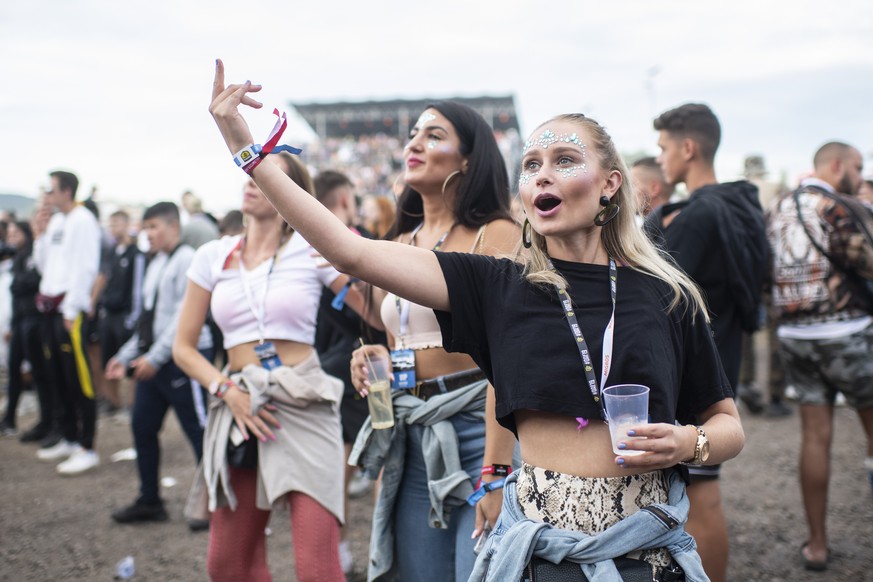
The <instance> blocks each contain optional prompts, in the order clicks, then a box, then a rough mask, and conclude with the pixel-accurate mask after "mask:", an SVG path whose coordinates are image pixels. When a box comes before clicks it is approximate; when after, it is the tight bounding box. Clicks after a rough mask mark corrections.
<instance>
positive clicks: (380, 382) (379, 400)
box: [362, 344, 394, 429]
mask: <svg viewBox="0 0 873 582" xmlns="http://www.w3.org/2000/svg"><path fill="white" fill-rule="evenodd" d="M362 345H363V344H362ZM364 359H365V360H366V362H367V380H369V382H370V387H369V388H368V392H369V394H368V395H367V406H368V407H369V409H370V421H371V423H372V425H373V428H374V429H383V428H391V427H392V426H394V406H393V402H392V400H391V377H392V376H393V375H394V374H393V372H392V369H391V361H390V360H389V359H388V358H385V357H379V356H375V357H370V355H369V354H367V353H366V352H364Z"/></svg>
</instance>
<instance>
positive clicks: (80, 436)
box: [33, 171, 100, 475]
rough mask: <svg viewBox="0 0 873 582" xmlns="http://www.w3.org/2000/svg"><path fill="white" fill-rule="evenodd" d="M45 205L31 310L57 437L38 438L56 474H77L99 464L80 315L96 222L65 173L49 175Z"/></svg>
mask: <svg viewBox="0 0 873 582" xmlns="http://www.w3.org/2000/svg"><path fill="white" fill-rule="evenodd" d="M49 176H50V177H51V189H49V190H47V191H46V193H45V197H46V198H45V201H46V204H48V205H50V206H52V207H54V209H56V210H57V212H56V213H55V214H54V215H53V216H52V217H51V219H50V220H49V222H48V225H47V226H46V229H45V232H44V233H34V234H35V235H36V236H38V238H37V240H36V242H35V243H34V251H33V255H34V260H35V261H36V265H37V268H38V269H39V270H40V272H41V273H42V280H41V281H40V284H39V293H38V294H37V298H36V301H37V309H39V311H40V312H41V313H42V314H43V324H44V328H43V338H44V342H45V344H46V347H47V350H46V354H47V356H48V357H47V361H46V364H47V368H48V372H49V374H50V378H51V381H52V385H53V386H54V389H55V396H56V398H57V404H58V405H59V406H58V407H57V408H58V411H57V412H58V418H59V423H58V424H59V429H60V431H61V438H60V440H57V441H56V442H54V443H51V441H44V443H43V444H44V445H51V446H43V447H42V448H41V449H40V450H39V451H37V458H39V459H40V460H43V461H63V462H62V463H60V464H59V465H58V466H57V472H58V473H59V474H61V475H77V474H79V473H84V472H85V471H88V470H90V469H93V468H94V467H96V466H97V465H99V464H100V457H99V455H98V454H97V452H96V451H95V450H94V439H95V436H96V432H97V405H96V401H95V399H94V396H95V394H94V385H93V382H92V379H91V371H90V368H89V367H88V357H87V348H86V345H85V341H86V339H87V338H86V337H85V334H84V333H83V323H84V320H85V315H86V314H87V313H88V311H89V310H90V309H91V289H92V288H93V286H94V281H95V280H96V278H97V270H98V266H99V263H100V225H99V224H97V219H95V218H94V215H93V214H91V212H89V211H88V210H87V209H85V208H84V207H83V206H81V205H79V204H77V203H76V191H77V190H78V188H79V179H78V177H76V175H75V174H73V173H71V172H64V171H55V172H52V173H51V174H49Z"/></svg>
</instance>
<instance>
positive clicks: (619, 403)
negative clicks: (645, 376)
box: [603, 384, 649, 456]
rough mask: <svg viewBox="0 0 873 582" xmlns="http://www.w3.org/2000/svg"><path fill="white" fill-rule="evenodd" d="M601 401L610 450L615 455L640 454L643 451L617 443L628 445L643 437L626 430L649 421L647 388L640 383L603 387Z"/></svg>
mask: <svg viewBox="0 0 873 582" xmlns="http://www.w3.org/2000/svg"><path fill="white" fill-rule="evenodd" d="M603 403H604V405H605V406H606V415H607V417H608V418H609V437H610V440H611V441H612V452H613V453H615V454H616V455H622V456H633V455H642V454H643V453H644V452H645V451H634V450H630V449H619V448H618V443H620V442H625V443H627V444H628V445H630V444H631V443H632V442H633V441H634V440H638V439H645V437H631V436H628V434H627V431H628V430H629V429H631V428H633V427H635V426H639V425H641V424H648V423H649V388H648V386H642V385H640V384H618V385H616V386H608V387H606V388H604V389H603Z"/></svg>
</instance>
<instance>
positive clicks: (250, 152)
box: [233, 109, 303, 174]
mask: <svg viewBox="0 0 873 582" xmlns="http://www.w3.org/2000/svg"><path fill="white" fill-rule="evenodd" d="M273 115H275V116H276V117H278V119H277V120H276V124H275V125H274V126H273V129H272V130H271V131H270V135H268V136H267V141H266V142H265V143H264V145H258V144H251V145H248V146H246V147H244V148H243V149H241V150H240V151H238V152H237V153H236V154H234V156H233V160H234V161H235V162H236V165H237V166H239V167H241V168H242V169H243V171H244V172H245V173H246V174H251V173H252V172H253V171H254V169H255V168H257V167H258V164H260V163H261V161H262V160H263V159H264V158H266V157H267V154H271V153H277V152H288V153H289V154H294V155H299V154H301V153H303V150H301V149H300V148H295V147H293V146H289V145H277V144H278V143H279V138H281V137H282V134H283V133H285V129H286V128H287V127H288V119H287V118H286V117H285V114H284V113H281V114H280V113H279V110H278V109H273Z"/></svg>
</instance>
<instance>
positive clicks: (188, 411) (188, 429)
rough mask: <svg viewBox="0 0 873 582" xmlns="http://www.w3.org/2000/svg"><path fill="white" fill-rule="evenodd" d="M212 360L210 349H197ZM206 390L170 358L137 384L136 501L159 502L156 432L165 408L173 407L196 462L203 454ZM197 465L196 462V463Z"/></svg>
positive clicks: (133, 422)
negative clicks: (153, 374) (137, 495)
mask: <svg viewBox="0 0 873 582" xmlns="http://www.w3.org/2000/svg"><path fill="white" fill-rule="evenodd" d="M200 353H201V354H203V355H204V356H206V359H208V360H211V359H212V350H211V349H209V350H200ZM205 398H206V397H205V391H204V390H203V388H202V387H200V385H199V384H197V383H195V382H192V381H191V380H190V379H189V378H188V376H186V375H185V373H184V372H182V370H180V369H179V368H178V366H176V364H174V363H173V361H172V360H170V361H169V362H167V363H166V364H164V365H163V366H161V367H160V369H159V370H158V373H157V374H155V377H154V378H152V379H151V380H146V381H140V382H137V383H136V396H135V399H134V402H133V415H132V418H131V426H130V428H131V430H132V432H133V441H134V445H135V446H136V467H137V470H138V471H139V483H140V487H139V491H140V497H139V501H141V502H142V503H147V504H150V505H153V504H156V503H159V502H160V500H161V498H160V494H159V489H158V472H159V467H160V463H161V446H160V443H159V442H158V434H159V433H160V432H161V427H162V426H163V424H164V417H165V416H166V415H167V410H168V409H169V408H170V407H171V406H172V407H173V410H175V411H176V418H178V419H179V424H180V425H181V426H182V431H183V432H184V433H185V436H186V437H188V441H189V442H190V443H191V448H192V449H193V450H194V457H195V459H196V462H200V457H201V456H202V455H203V427H204V426H205V423H206V407H205V402H206V400H205ZM195 464H196V463H195Z"/></svg>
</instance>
